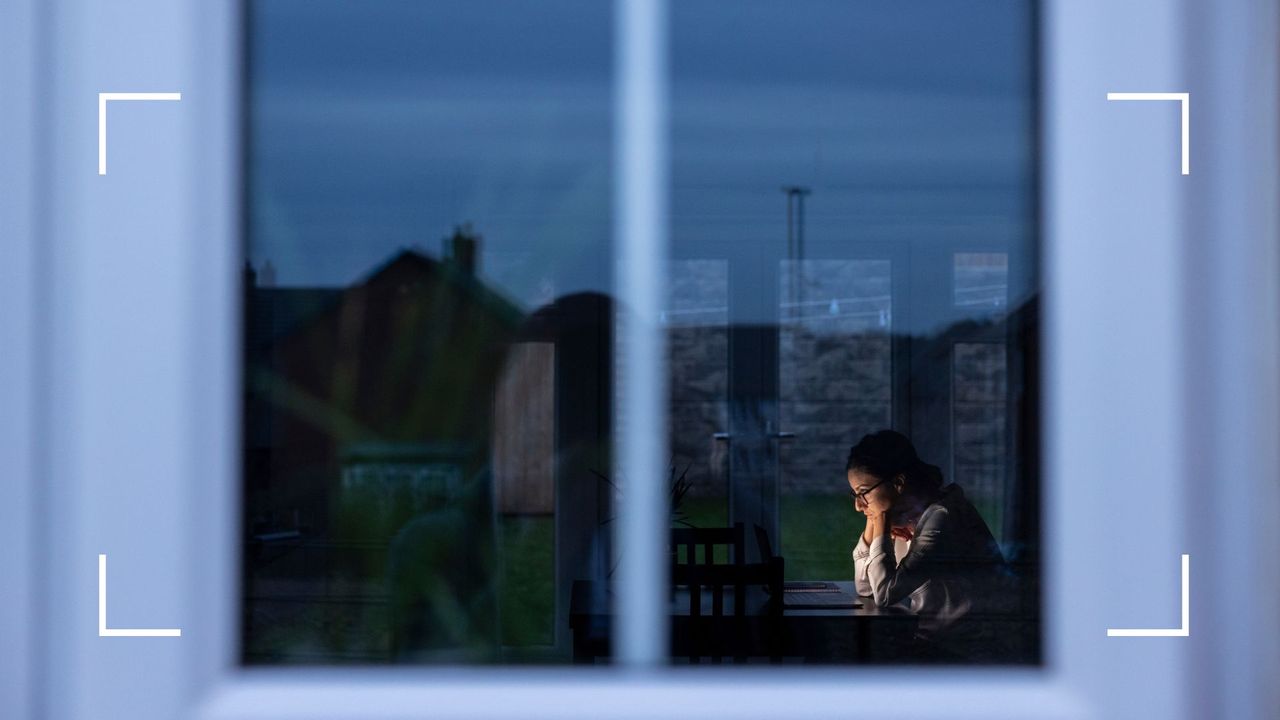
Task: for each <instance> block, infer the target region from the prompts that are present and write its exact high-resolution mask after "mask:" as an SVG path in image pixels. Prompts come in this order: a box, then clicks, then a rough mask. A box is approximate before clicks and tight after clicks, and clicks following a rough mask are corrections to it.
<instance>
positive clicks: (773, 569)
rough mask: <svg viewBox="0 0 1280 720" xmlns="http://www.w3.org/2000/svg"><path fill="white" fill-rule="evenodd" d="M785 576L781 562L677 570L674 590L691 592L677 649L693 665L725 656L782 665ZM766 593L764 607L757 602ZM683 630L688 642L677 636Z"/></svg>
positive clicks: (675, 627)
mask: <svg viewBox="0 0 1280 720" xmlns="http://www.w3.org/2000/svg"><path fill="white" fill-rule="evenodd" d="M782 577H783V565H782V558H780V557H773V558H769V559H768V560H767V561H766V562H762V563H740V564H739V563H735V564H729V565H715V564H700V563H693V564H677V565H675V566H674V567H673V568H672V577H671V582H672V586H673V590H674V588H676V587H680V586H683V587H686V588H687V589H688V590H687V591H688V596H687V597H688V602H689V612H688V615H687V616H686V617H683V618H676V620H677V622H675V623H674V625H673V628H672V629H673V636H672V639H673V646H672V649H673V650H674V651H675V652H676V653H677V654H681V655H684V656H686V657H688V659H689V662H690V663H694V664H696V663H699V662H701V659H702V658H703V657H709V658H711V661H712V662H713V663H719V662H721V660H722V658H725V657H732V658H734V659H735V660H738V661H746V659H747V658H748V657H750V656H764V657H768V658H769V659H770V660H771V661H774V662H777V661H779V660H781V654H782V645H781V643H782V632H781V621H782V611H783V600H782V597H783V583H782ZM761 589H763V591H764V592H765V593H767V597H766V599H765V600H764V603H763V604H760V603H758V602H756V599H757V598H758V594H757V593H758V592H759V591H760V590H761ZM704 592H705V593H708V594H710V596H711V602H710V608H705V607H704V596H703V593H704ZM729 594H731V595H730V597H731V598H732V603H731V604H728V607H727V608H726V604H727V603H726V597H725V596H726V595H729ZM726 610H727V612H726ZM680 628H683V637H678V635H679V634H680V633H679V632H677V631H678V630H679V629H680Z"/></svg>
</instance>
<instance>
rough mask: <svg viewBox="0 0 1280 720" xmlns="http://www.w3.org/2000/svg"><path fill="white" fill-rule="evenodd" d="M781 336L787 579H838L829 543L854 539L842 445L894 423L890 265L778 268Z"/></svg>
mask: <svg viewBox="0 0 1280 720" xmlns="http://www.w3.org/2000/svg"><path fill="white" fill-rule="evenodd" d="M780 270H781V283H782V298H783V301H782V307H781V312H780V314H779V327H778V353H779V368H778V372H779V377H778V392H779V396H778V397H779V400H778V415H779V418H780V424H779V427H781V428H784V429H786V430H787V431H789V432H791V433H793V434H794V438H793V439H790V440H789V441H788V442H786V443H784V444H782V445H781V447H780V452H779V470H778V474H779V485H780V504H779V516H780V519H781V520H780V524H781V530H782V545H781V547H782V555H783V557H784V558H786V560H787V562H786V576H787V579H789V580H804V579H810V578H827V577H840V576H842V575H844V574H847V573H848V567H847V565H848V562H847V558H845V557H843V556H841V555H839V554H836V553H832V552H831V543H830V541H829V540H827V538H833V537H853V536H855V535H856V534H857V533H858V532H859V531H860V530H861V524H862V521H861V519H860V518H859V517H858V516H857V515H856V514H855V513H851V512H849V507H848V502H847V500H846V499H845V496H846V495H848V488H847V487H842V486H841V485H840V484H839V483H833V482H831V478H833V477H840V476H841V474H842V473H843V472H844V462H845V455H847V454H848V451H849V447H848V446H849V442H848V437H849V436H850V435H853V436H856V437H861V436H862V435H865V434H866V433H869V432H875V431H876V430H879V429H880V428H884V427H889V426H890V424H891V422H892V418H893V372H892V370H893V360H892V350H893V348H892V342H891V332H892V317H893V302H892V295H891V293H890V287H891V283H892V280H891V274H890V262H889V261H888V260H798V261H797V260H784V261H783V262H782V263H781V266H780Z"/></svg>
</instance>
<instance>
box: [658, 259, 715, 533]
mask: <svg viewBox="0 0 1280 720" xmlns="http://www.w3.org/2000/svg"><path fill="white" fill-rule="evenodd" d="M669 273H670V277H669V279H668V294H667V297H668V307H667V308H666V309H665V310H664V311H663V314H662V320H663V323H664V324H665V326H666V328H667V353H668V354H667V357H668V363H669V367H670V369H671V378H670V381H669V382H670V390H671V405H670V408H671V435H670V443H671V455H672V461H671V464H672V467H673V469H675V471H676V478H677V479H678V478H680V477H683V478H684V479H685V482H687V487H688V490H687V491H686V492H684V493H683V494H682V495H681V496H680V502H679V503H678V504H674V503H673V504H674V506H673V507H672V509H671V513H672V524H673V525H675V526H693V527H720V526H723V525H725V524H726V522H727V521H728V518H729V505H728V503H729V494H728V493H729V488H728V485H727V484H726V475H727V472H726V471H727V462H728V457H727V455H726V451H727V449H728V438H727V437H726V435H727V433H726V429H727V428H728V423H729V417H728V409H729V408H728V402H727V400H728V382H729V366H728V361H729V354H728V350H729V328H728V323H729V313H728V311H729V308H728V305H729V266H728V263H726V262H725V261H723V260H677V261H675V262H673V263H671V264H670V266H669ZM673 500H674V498H673Z"/></svg>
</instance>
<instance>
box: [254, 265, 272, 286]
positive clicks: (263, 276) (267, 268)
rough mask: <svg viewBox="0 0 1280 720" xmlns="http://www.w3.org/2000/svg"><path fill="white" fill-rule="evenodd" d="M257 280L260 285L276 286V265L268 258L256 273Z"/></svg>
mask: <svg viewBox="0 0 1280 720" xmlns="http://www.w3.org/2000/svg"><path fill="white" fill-rule="evenodd" d="M258 280H259V283H260V284H261V285H262V287H275V286H276V266H275V265H272V264H271V261H270V260H267V261H265V262H263V263H262V271H261V272H260V273H258Z"/></svg>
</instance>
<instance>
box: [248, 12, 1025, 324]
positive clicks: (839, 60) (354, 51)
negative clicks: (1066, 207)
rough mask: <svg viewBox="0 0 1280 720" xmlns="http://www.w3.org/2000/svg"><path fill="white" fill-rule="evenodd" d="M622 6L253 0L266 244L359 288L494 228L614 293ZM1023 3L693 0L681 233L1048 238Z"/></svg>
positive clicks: (678, 175)
mask: <svg viewBox="0 0 1280 720" xmlns="http://www.w3.org/2000/svg"><path fill="white" fill-rule="evenodd" d="M612 7H613V4H612V3H611V2H607V1H601V0H537V1H530V0H509V1H498V0H471V1H469V2H330V1H329V0H319V1H317V0H301V1H299V0H256V1H255V2H252V3H251V11H252V26H251V33H252V36H251V42H252V54H251V58H252V66H251V74H250V92H251V95H250V113H251V128H252V132H251V173H252V174H251V203H250V212H251V218H252V232H251V238H250V250H249V251H250V257H251V258H252V259H253V260H254V262H255V263H261V262H262V261H263V260H265V259H270V260H271V261H272V263H273V264H274V265H275V266H276V267H277V271H278V276H279V282H280V283H281V284H287V285H315V284H325V285H340V284H346V283H349V282H352V281H353V280H356V279H358V278H359V277H361V276H362V275H364V274H365V273H367V272H368V271H369V270H370V269H371V268H372V267H373V266H375V265H376V264H378V263H379V262H381V261H382V260H384V259H385V258H386V257H387V256H388V255H390V254H391V253H393V252H395V251H396V250H397V249H398V248H401V247H408V246H419V247H421V248H423V249H424V250H426V251H428V252H431V253H435V252H437V251H438V249H439V247H440V238H441V237H443V236H444V235H445V234H447V233H448V232H449V230H450V229H451V228H452V226H453V225H455V224H457V223H461V222H467V221H469V222H471V223H472V224H473V225H474V226H475V228H476V230H477V232H479V233H480V234H481V235H483V237H484V244H483V255H482V258H481V262H482V267H483V269H484V272H485V274H486V276H487V277H488V278H489V279H490V280H491V281H492V282H494V283H495V284H496V285H498V286H499V287H501V288H503V289H504V290H505V291H506V292H508V294H510V295H511V296H512V297H514V298H516V299H518V300H520V301H521V302H523V303H525V304H534V303H537V302H541V301H542V300H545V299H547V296H548V295H549V294H552V293H554V294H557V295H558V294H563V293H566V292H572V291H576V290H582V289H597V290H607V289H608V285H609V278H610V273H611V270H612V267H611V262H612V261H611V259H610V256H609V251H608V245H609V242H610V232H611V209H610V206H611V193H612V189H611V153H612V149H611V137H612V129H613V128H612V101H613V89H612V87H611V82H612V72H613V67H612V63H613V18H612V14H611V13H612ZM1028 7H1029V6H1028V5H1027V4H1026V3H1021V2H1005V1H983V0H972V1H965V0H951V1H950V2H869V1H868V2H862V1H859V0H831V1H829V2H827V1H819V0H789V1H787V2H783V1H781V0H773V1H770V2H763V1H758V0H757V1H751V2H743V1H741V0H694V1H689V0H673V2H672V3H671V38H670V39H671V67H672V97H671V106H672V118H671V150H672V196H671V197H672V211H673V220H672V242H673V243H674V244H675V245H676V252H677V254H681V253H685V254H691V255H697V254H699V253H701V252H704V246H705V247H712V246H715V245H717V244H718V243H735V242H741V243H745V244H746V245H748V246H750V245H751V244H752V243H755V244H757V245H766V244H769V243H778V242H784V241H785V232H786V229H785V213H784V204H783V199H782V195H781V193H780V191H779V188H780V187H781V186H782V185H784V184H792V183H799V184H805V185H808V186H811V187H812V188H813V191H814V192H813V195H812V196H811V198H810V203H809V208H810V215H809V234H810V236H811V237H812V238H813V242H814V243H815V246H817V245H821V244H822V243H827V244H829V245H832V246H833V247H834V246H838V245H839V244H840V243H845V242H858V241H860V240H863V239H876V240H883V241H887V242H893V241H896V240H906V239H910V240H929V239H931V238H937V239H939V241H955V240H957V239H961V240H963V239H966V238H973V239H975V240H977V241H983V242H996V243H1002V244H1004V245H1006V246H1007V247H1008V248H1009V250H1010V252H1011V255H1013V256H1016V255H1018V254H1019V253H1021V252H1025V250H1026V248H1027V247H1029V243H1030V242H1031V241H1032V237H1033V236H1032V234H1031V233H1032V222H1031V221H1032V218H1031V217H1030V215H1029V208H1030V204H1029V200H1030V197H1031V192H1032V189H1033V188H1032V185H1031V184H1030V183H1031V182H1032V178H1033V175H1032V170H1033V166H1032V151H1033V148H1032V139H1033V137H1032V134H1031V130H1032V128H1031V124H1030V120H1031V111H1032V108H1033V104H1032V97H1031V95H1030V92H1031V87H1032V86H1031V73H1032V65H1031V58H1032V52H1033V48H1032V46H1031V37H1030V32H1031V16H1030V13H1029V11H1028Z"/></svg>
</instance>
